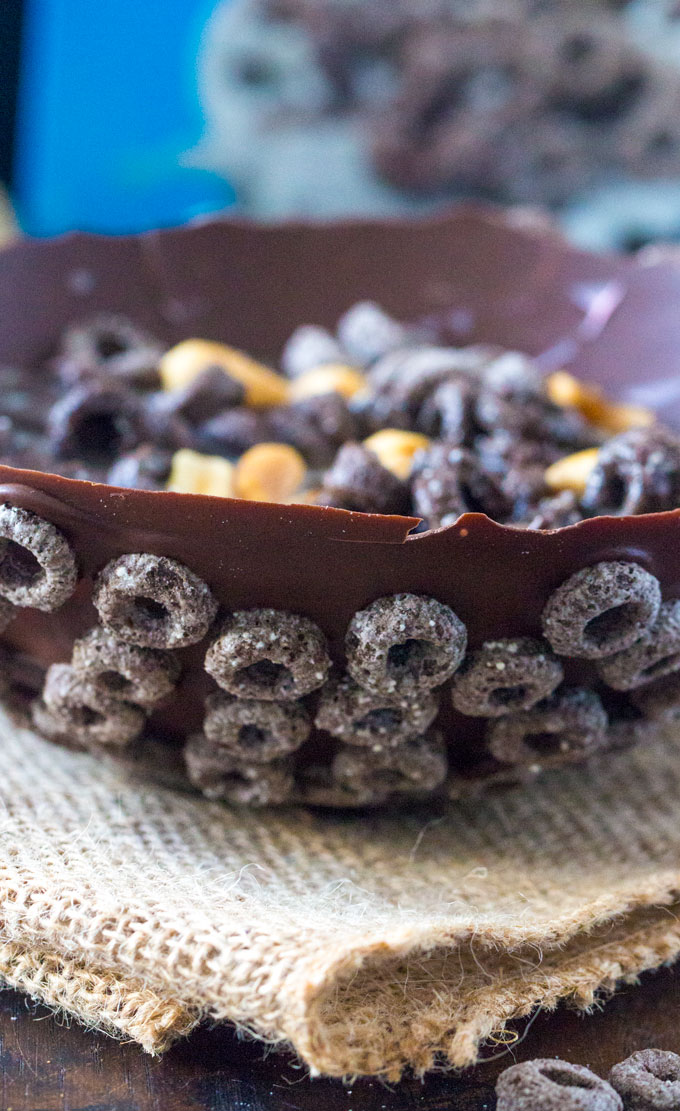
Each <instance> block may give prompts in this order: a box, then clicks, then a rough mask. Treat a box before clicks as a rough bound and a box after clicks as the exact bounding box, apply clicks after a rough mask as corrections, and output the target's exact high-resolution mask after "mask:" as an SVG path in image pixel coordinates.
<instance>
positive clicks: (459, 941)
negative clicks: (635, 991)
mask: <svg viewBox="0 0 680 1111" xmlns="http://www.w3.org/2000/svg"><path fill="white" fill-rule="evenodd" d="M1 733H2V738H1V739H2V753H3V762H2V767H3V775H2V786H1V792H2V809H1V811H0V823H1V831H2V851H1V854H0V921H1V923H2V933H1V940H0V975H1V976H2V977H3V978H4V979H5V981H6V982H7V983H9V984H12V985H13V986H15V987H20V988H22V989H23V990H25V991H26V992H28V993H30V994H31V995H33V996H34V997H37V998H39V999H42V1000H44V1001H45V1002H47V1003H49V1004H50V1005H52V1006H54V1007H57V1008H61V1009H62V1010H64V1011H66V1012H68V1013H69V1014H70V1015H72V1016H74V1017H76V1018H78V1019H80V1020H81V1021H83V1022H85V1023H87V1024H88V1025H90V1026H94V1027H100V1028H102V1029H104V1030H107V1031H109V1032H111V1033H117V1034H118V1035H119V1036H125V1037H127V1038H133V1039H134V1040H136V1041H138V1042H139V1043H140V1044H141V1045H142V1046H144V1048H145V1049H147V1050H149V1051H152V1052H158V1051H160V1050H162V1049H164V1048H165V1047H166V1046H167V1045H169V1044H170V1043H171V1042H172V1040H173V1039H174V1038H176V1037H179V1036H181V1035H182V1034H185V1033H186V1032H188V1031H189V1030H190V1029H191V1027H192V1026H193V1025H194V1024H195V1023H197V1022H199V1021H200V1020H201V1019H202V1018H204V1017H209V1018H211V1019H230V1020H232V1021H233V1022H236V1023H238V1024H240V1025H241V1026H242V1027H244V1028H247V1029H248V1030H249V1031H251V1032H252V1033H254V1034H256V1035H258V1036H259V1037H261V1038H263V1039H266V1040H267V1041H269V1042H272V1043H288V1044H289V1045H291V1046H292V1047H293V1048H294V1049H295V1050H296V1051H297V1053H298V1054H299V1055H300V1057H301V1058H302V1059H303V1060H304V1061H305V1062H306V1063H307V1065H308V1066H309V1068H310V1070H311V1071H312V1072H319V1073H326V1074H331V1075H337V1076H340V1075H355V1074H361V1073H379V1074H382V1075H385V1076H387V1077H389V1078H392V1079H394V1078H396V1077H397V1076H398V1075H399V1074H400V1073H401V1071H402V1070H403V1069H404V1068H405V1067H407V1066H411V1067H413V1068H415V1069H416V1070H425V1069H427V1068H429V1067H431V1066H432V1065H433V1064H434V1063H435V1062H437V1063H441V1062H442V1061H446V1062H447V1063H449V1064H451V1065H457V1066H460V1065H466V1064H469V1063H471V1062H473V1061H474V1060H475V1058H476V1055H477V1053H478V1050H479V1048H480V1045H481V1044H482V1043H483V1041H484V1039H486V1038H487V1037H489V1036H490V1035H492V1034H494V1033H498V1032H499V1031H501V1030H502V1028H503V1026H504V1024H505V1023H506V1022H507V1021H508V1020H510V1019H513V1018H516V1017H519V1016H521V1015H525V1014H528V1013H529V1012H530V1011H531V1010H532V1009H533V1008H535V1007H536V1006H544V1007H552V1006H554V1005H555V1004H556V1002H557V1001H558V1000H560V999H562V998H567V999H570V1000H572V1001H574V1002H576V1003H577V1004H579V1005H588V1004H589V1003H591V1002H592V1001H593V999H594V996H595V993H596V992H597V991H598V990H602V989H604V990H609V989H612V988H613V987H614V986H615V985H616V983H617V982H620V981H621V980H622V979H625V978H629V977H632V976H635V975H636V974H637V973H638V972H640V971H641V970H642V969H645V968H649V967H653V966H655V965H658V964H659V963H661V962H663V961H666V960H669V959H671V958H672V957H674V956H675V955H676V954H677V953H678V952H680V920H679V919H678V918H677V916H676V915H677V911H678V909H679V908H680V897H679V896H678V892H679V891H680V821H679V820H678V818H679V816H680V815H679V810H680V746H679V745H678V743H677V742H671V741H669V740H668V739H667V738H666V739H665V740H664V742H663V743H655V744H654V745H652V746H649V747H647V748H646V749H644V750H640V751H638V752H634V753H633V752H631V753H626V754H620V755H619V756H617V757H616V758H610V760H609V761H608V762H606V763H605V762H603V763H601V764H600V765H598V766H593V767H591V768H590V769H588V770H577V769H574V770H570V771H566V772H563V773H560V774H556V775H553V776H552V777H551V778H548V779H547V780H546V781H545V782H544V783H543V784H542V785H541V786H539V787H538V788H537V787H536V786H534V787H533V788H527V789H521V790H518V791H515V792H513V793H511V794H509V795H507V794H506V795H496V796H493V797H490V798H489V799H488V800H487V801H486V802H480V801H479V800H477V801H475V802H470V803H467V804H459V805H456V806H451V807H450V808H447V809H440V810H439V811H437V812H436V813H435V814H433V812H432V809H431V808H430V812H429V813H425V814H423V813H422V812H420V813H411V814H408V815H401V816H399V815H397V814H393V815H382V816H381V815H377V814H375V815H373V816H370V817H366V816H363V817H357V816H353V815H344V816H342V815H331V814H322V813H309V812H305V811H303V810H295V811H281V812H271V813H257V812H243V811H236V810H229V809H226V808H224V807H222V806H220V805H218V804H213V803H208V802H204V801H201V800H199V799H194V798H192V797H190V796H188V795H182V794H180V793H179V792H177V793H175V792H173V791H170V790H166V789H162V788H156V787H150V786H148V785H141V784H139V783H137V784H135V783H133V782H131V781H129V780H127V779H126V778H125V777H124V775H123V772H122V771H120V770H117V769H116V768H114V767H109V766H105V765H103V764H102V763H101V762H100V761H97V760H95V759H94V758H93V757H90V756H86V755H82V754H77V753H72V752H67V751H64V750H60V749H57V748H55V747H52V746H50V745H48V744H46V743H44V742H42V741H39V740H38V739H36V738H35V737H33V736H31V735H30V734H29V733H26V732H21V731H18V730H16V729H13V728H12V727H11V726H9V725H8V723H7V722H4V721H3V722H2V728H1ZM676 903H677V905H676Z"/></svg>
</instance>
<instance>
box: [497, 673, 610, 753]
mask: <svg viewBox="0 0 680 1111" xmlns="http://www.w3.org/2000/svg"><path fill="white" fill-rule="evenodd" d="M606 728H607V714H606V712H605V709H604V707H603V705H602V703H601V701H600V698H599V696H598V695H597V694H596V693H595V691H590V690H582V689H580V688H578V687H574V688H568V689H566V690H563V691H560V692H558V693H557V694H553V695H551V696H550V698H546V699H544V700H543V701H542V702H539V704H538V705H537V706H534V707H533V709H531V710H524V711H520V712H519V713H516V714H509V715H508V716H507V717H503V718H499V719H498V721H494V722H492V723H491V724H490V725H489V727H488V730H487V734H486V744H487V747H488V750H489V752H490V753H491V755H492V756H493V757H495V759H496V760H500V761H501V762H502V763H504V764H537V765H541V766H542V767H553V766H555V765H559V764H563V763H573V762H575V761H578V760H581V759H584V758H585V757H586V756H589V755H590V753H591V752H594V751H596V749H597V748H598V747H599V746H600V745H602V744H603V743H604V737H605V730H606ZM532 738H533V741H532Z"/></svg>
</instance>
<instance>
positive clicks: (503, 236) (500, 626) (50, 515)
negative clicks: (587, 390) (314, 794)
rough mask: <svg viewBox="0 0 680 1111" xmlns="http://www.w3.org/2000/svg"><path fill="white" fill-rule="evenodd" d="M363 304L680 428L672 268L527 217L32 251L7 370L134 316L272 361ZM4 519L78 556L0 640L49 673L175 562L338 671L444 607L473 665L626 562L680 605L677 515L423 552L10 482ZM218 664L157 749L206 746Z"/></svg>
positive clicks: (435, 538)
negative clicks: (312, 642) (390, 626)
mask: <svg viewBox="0 0 680 1111" xmlns="http://www.w3.org/2000/svg"><path fill="white" fill-rule="evenodd" d="M367 297H368V298H371V299H374V300H376V301H378V302H379V303H381V304H382V305H383V306H384V307H385V308H386V309H387V310H388V311H390V312H391V313H393V314H394V315H395V316H397V317H399V318H401V319H406V320H418V319H422V318H428V319H430V321H433V322H435V323H436V325H437V328H438V330H439V332H440V334H441V336H442V338H444V339H446V341H447V342H453V343H456V344H460V345H463V344H468V343H473V342H477V341H486V342H491V343H497V344H500V345H501V346H503V347H509V348H516V349H519V350H523V351H527V352H529V353H530V354H533V355H538V356H541V358H542V360H543V363H544V365H545V366H546V367H547V368H551V367H554V366H557V365H568V366H569V369H570V370H572V371H573V373H575V374H576V375H578V376H581V377H583V378H585V379H587V380H589V381H591V382H596V383H600V384H602V385H603V386H604V387H605V389H606V390H607V391H608V392H609V393H610V394H612V395H613V396H621V397H626V396H632V395H631V390H632V391H634V390H635V389H636V388H639V387H645V386H648V385H649V383H650V382H651V383H653V390H652V393H653V394H654V396H657V397H658V399H659V402H660V407H662V408H663V416H664V419H665V420H667V421H668V420H670V421H671V422H673V421H675V423H680V385H679V384H680V375H679V374H678V366H679V364H680V312H678V306H680V266H678V265H677V264H676V263H675V262H674V261H673V259H672V258H667V259H664V258H663V257H660V258H659V260H658V261H656V262H652V261H648V262H647V263H645V262H644V261H641V260H635V259H631V258H624V257H621V258H618V257H603V256H595V255H590V254H585V253H582V252H579V251H576V250H575V249H573V248H571V247H570V246H569V245H568V244H566V243H565V242H564V241H563V240H562V239H561V238H560V236H559V235H558V233H557V232H555V231H554V230H553V229H551V228H549V227H546V226H545V225H544V224H542V223H541V222H540V221H537V220H533V219H531V218H528V217H526V215H525V214H512V213H511V214H509V215H503V214H501V213H499V212H497V211H496V210H493V209H488V210H486V209H481V208H478V207H474V208H472V207H463V208H459V209H456V210H454V211H452V212H450V213H448V214H445V215H442V216H438V217H436V218H432V219H428V220H425V221H403V222H402V221H390V222H353V223H346V224H328V225H308V224H302V225H300V224H295V225H292V224H288V225H282V226H274V227H266V226H265V227H263V226H255V225H250V224H245V223H237V222H219V223H218V222H215V223H209V224H202V225H196V226H190V227H186V228H182V229H177V230H168V231H159V232H153V233H150V234H147V235H143V236H138V237H129V238H115V239H114V238H103V237H94V236H89V235H73V236H67V237H65V238H62V239H58V240H52V241H27V242H20V243H18V244H16V245H14V246H12V247H10V248H9V249H6V250H5V251H4V252H2V253H0V361H2V362H4V363H12V362H17V363H21V364H23V365H39V364H40V362H41V361H42V360H44V359H45V358H46V357H47V356H48V355H49V354H50V352H51V351H52V349H53V347H54V344H55V342H56V340H57V337H58V335H59V333H60V331H61V330H62V329H63V327H64V326H65V325H67V324H68V323H70V322H72V321H74V320H78V319H82V318H85V317H87V316H89V315H91V314H93V313H95V312H98V311H101V310H106V311H117V312H122V313H125V314H126V315H127V316H129V317H130V318H131V319H132V320H134V321H135V322H138V323H139V324H142V325H145V326H146V327H148V328H149V329H150V330H151V331H153V332H154V333H155V334H156V335H157V336H159V338H161V339H163V340H165V341H167V342H168V344H171V343H175V342H177V341H179V340H181V339H183V338H186V337H189V336H202V337H207V338H212V339H218V340H224V341H226V342H228V343H230V344H232V345H235V346H239V347H243V348H244V349H246V350H248V351H249V352H251V353H253V354H255V355H257V356H259V357H261V358H269V359H272V360H275V359H276V357H277V354H278V352H279V350H280V348H281V346H282V343H283V341H284V339H285V338H286V336H287V335H288V334H289V333H290V332H291V331H292V330H293V328H294V327H295V326H296V325H297V324H299V323H302V322H313V323H321V324H327V325H333V324H334V322H335V320H336V319H337V317H338V316H339V315H340V314H341V313H342V312H343V311H344V310H345V309H346V308H348V307H349V306H350V305H351V304H352V303H353V302H356V301H357V300H359V299H362V298H367ZM676 386H678V387H679V388H678V389H677V390H676V389H675V387H676ZM674 392H675V393H676V394H677V396H676V397H675V398H674V396H673V395H674ZM648 400H649V399H648ZM0 500H2V501H10V502H11V503H12V504H15V505H18V506H22V507H24V508H27V509H31V510H33V511H34V512H36V513H38V514H39V515H40V516H42V517H44V518H46V519H48V520H50V521H52V522H53V523H54V524H55V525H57V526H58V528H60V529H61V530H62V531H63V532H64V534H65V535H66V536H67V538H68V539H69V540H70V542H71V543H72V545H73V547H74V548H75V550H76V553H77V558H78V563H79V568H80V572H81V574H82V578H81V580H80V582H79V585H78V587H77V590H76V593H75V594H74V596H73V597H72V598H71V600H70V601H69V602H67V603H66V605H65V606H63V607H62V608H61V609H60V610H59V611H58V612H56V613H52V614H43V613H39V612H38V611H36V610H24V611H22V612H21V614H20V616H19V617H18V618H17V619H15V620H14V621H13V622H12V624H11V625H10V626H9V628H8V629H7V631H6V633H5V634H4V637H3V641H4V642H5V643H6V644H9V645H11V646H13V647H15V648H17V649H20V650H21V651H22V652H24V653H26V654H27V655H28V656H29V657H31V658H32V659H34V660H37V661H39V662H40V663H42V664H49V663H52V662H55V661H67V660H68V659H69V658H70V652H71V646H72V643H73V639H74V637H75V636H76V635H78V634H80V633H82V632H84V631H85V630H87V629H89V628H91V627H92V625H94V624H95V622H96V612H95V610H94V608H93V606H92V604H91V602H90V594H91V587H92V578H93V576H94V575H95V574H96V573H97V572H98V571H99V570H100V569H101V568H102V567H103V566H104V564H105V563H107V562H108V560H110V559H111V558H113V557H115V556H117V555H120V554H123V553H126V552H151V553H155V554H158V555H167V556H170V557H172V558H175V559H178V560H180V561H181V562H182V563H185V564H186V565H187V566H188V567H190V568H191V569H192V570H193V571H194V572H196V573H197V574H198V575H200V576H201V577H202V578H203V579H204V580H205V581H206V582H207V583H208V584H209V586H210V587H211V589H212V590H213V592H214V593H215V595H216V597H217V598H218V600H219V601H220V602H221V603H222V605H223V606H224V607H225V608H226V609H243V608H248V607H255V606H273V607H276V608H280V609H286V610H291V611H293V612H297V613H302V614H306V615H308V616H309V617H311V618H313V619H314V620H315V621H317V622H318V623H319V625H320V626H321V627H322V629H323V630H324V632H325V633H326V634H327V636H328V638H329V641H330V644H331V652H332V655H333V656H334V658H335V659H336V660H337V661H339V662H340V661H341V660H342V646H343V638H344V633H345V630H346V628H347V625H348V622H349V621H350V619H351V617H352V615H353V614H354V613H355V611H356V610H358V609H361V608H362V607H363V606H365V605H366V604H367V603H369V602H371V601H373V600H374V599H375V598H378V597H380V596H382V595H386V594H392V593H395V592H399V591H411V592H416V593H423V594H427V595H432V596H433V597H435V598H437V599H439V600H440V601H442V602H445V603H447V604H448V605H450V606H451V607H452V608H453V609H454V610H455V612H456V613H457V614H458V615H459V616H460V617H461V619H462V620H463V621H464V622H465V624H466V626H467V629H468V634H469V643H470V646H471V647H472V648H474V647H476V646H478V645H479V644H481V643H482V642H483V641H484V640H488V639H495V638H498V637H503V636H519V635H536V636H537V635H540V632H541V630H540V614H541V610H542V608H543V606H544V604H545V602H546V600H547V598H548V596H549V594H550V593H551V591H552V590H553V589H555V587H557V586H558V585H559V584H560V583H561V582H562V581H563V580H564V579H566V578H567V577H568V576H569V575H570V574H571V573H573V572H574V571H577V570H579V569H580V568H582V567H584V566H587V565H590V564H593V563H596V562H599V561H600V560H609V559H630V560H634V561H636V562H637V563H640V564H642V565H643V566H644V567H646V568H647V569H648V570H650V571H651V572H653V573H654V574H655V575H656V576H657V577H658V578H659V580H660V582H661V586H662V591H663V596H664V598H665V599H671V598H676V597H679V596H680V561H678V559H677V556H676V552H677V550H678V547H679V546H680V511H674V512H670V513H662V514H653V515H649V516H640V517H623V518H595V519H592V520H588V521H584V522H582V523H581V524H579V525H575V526H572V527H570V528H567V529H560V530H556V531H555V532H547V533H542V532H527V531H522V530H518V529H514V528H511V527H507V526H501V525H497V524H495V523H493V522H491V521H489V520H488V519H487V518H486V517H484V516H482V515H479V514H469V515H466V516H464V517H462V518H461V519H460V520H459V521H458V522H457V523H456V524H455V525H452V526H450V527H449V528H446V529H442V530H440V531H438V532H429V533H424V534H420V535H409V531H410V529H412V528H413V526H414V525H415V523H416V522H415V520H413V519H410V518H399V517H380V516H373V515H364V514H357V513H347V512H344V511H341V510H334V509H328V508H321V507H309V506H302V505H300V506H281V505H266V504H261V503H251V502H239V501H236V500H230V499H216V498H208V497H201V496H194V495H185V494H172V493H162V492H147V491H134V490H120V489H115V488H112V487H107V486H101V485H96V484H91V483H86V482H79V481H73V480H69V479H65V478H61V477H58V476H55V475H47V474H39V473H37V472H31V471H20V470H17V469H14V468H10V467H0ZM205 648H206V644H205V643H202V644H199V645H196V646H194V647H193V648H190V649H186V650H182V655H183V661H184V665H185V666H184V677H183V679H182V681H181V684H180V687H179V689H178V692H177V694H176V695H175V696H174V697H172V699H171V700H170V702H169V703H168V705H167V707H166V708H165V709H164V710H162V711H160V712H157V713H156V714H154V715H153V716H152V718H151V728H152V730H153V733H154V735H155V736H158V737H160V738H162V739H165V740H168V741H180V740H181V739H182V738H184V737H185V736H186V735H187V733H188V732H190V731H195V730H196V729H199V728H200V724H201V720H202V713H203V709H202V701H203V695H204V694H205V693H206V691H207V690H209V689H210V687H211V686H212V683H211V681H210V680H208V678H207V676H206V675H205V673H204V672H203V669H202V661H203V656H204V654H205ZM443 702H444V703H446V702H447V699H446V696H444V699H443ZM441 724H443V725H444V727H445V729H446V731H447V738H448V741H449V746H450V749H451V752H452V754H453V755H454V756H455V760H456V761H457V762H458V763H459V764H460V765H461V766H464V765H466V763H467V764H469V762H470V759H471V755H472V754H473V753H475V752H476V751H477V750H478V746H479V739H478V738H479V727H478V724H477V722H476V721H474V720H473V721H471V720H470V719H467V720H466V719H462V718H460V716H459V715H454V714H453V712H452V711H443V714H442V718H441ZM316 743H317V748H318V747H319V745H323V744H325V743H326V738H325V737H323V736H320V737H318V738H317V742H316ZM328 743H330V742H328Z"/></svg>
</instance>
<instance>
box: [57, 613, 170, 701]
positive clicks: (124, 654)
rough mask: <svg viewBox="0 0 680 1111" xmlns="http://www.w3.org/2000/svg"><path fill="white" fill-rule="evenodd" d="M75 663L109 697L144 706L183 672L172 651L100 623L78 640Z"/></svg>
mask: <svg viewBox="0 0 680 1111" xmlns="http://www.w3.org/2000/svg"><path fill="white" fill-rule="evenodd" d="M71 664H72V666H73V667H74V668H75V670H76V671H77V672H79V674H80V675H82V677H83V678H84V679H87V680H88V682H90V683H92V685H93V686H95V687H96V688H97V689H98V690H99V691H101V693H102V695H104V696H105V697H108V698H113V699H116V700H117V701H123V702H133V703H135V704H136V705H138V706H143V707H151V706H154V705H155V704H156V703H157V702H160V701H161V699H163V698H165V697H166V695H168V694H170V692H171V691H172V689H173V687H174V686H175V683H176V682H177V679H178V678H179V672H180V665H179V661H178V660H177V657H176V656H173V655H172V653H171V652H165V651H163V650H161V649H158V648H141V647H140V646H139V645H136V644H127V643H126V642H125V641H122V640H119V639H118V638H117V637H115V636H113V634H112V633H111V632H109V630H108V629H103V628H100V627H99V626H98V627H96V628H94V629H90V631H89V633H86V634H85V636H83V637H80V639H79V640H76V642H75V644H74V645H73V655H72V657H71Z"/></svg>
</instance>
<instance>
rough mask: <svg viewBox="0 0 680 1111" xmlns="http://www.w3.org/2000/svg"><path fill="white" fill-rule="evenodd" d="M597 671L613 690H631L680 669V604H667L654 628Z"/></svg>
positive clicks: (601, 661)
mask: <svg viewBox="0 0 680 1111" xmlns="http://www.w3.org/2000/svg"><path fill="white" fill-rule="evenodd" d="M596 667H597V671H598V674H599V676H600V678H601V679H603V680H604V682H605V683H606V684H607V686H609V687H613V688H614V690H617V691H631V690H635V688H636V687H642V686H644V685H645V683H650V682H652V680H657V679H662V678H663V677H664V676H665V675H672V674H673V672H675V671H677V670H678V668H680V601H676V602H663V603H662V605H661V606H660V608H659V613H658V616H657V619H656V621H655V622H654V624H653V625H649V626H648V627H647V628H646V629H645V630H644V632H643V633H642V634H641V635H640V637H639V638H638V639H637V640H636V641H635V643H634V644H631V646H630V647H629V648H625V649H624V650H623V651H622V652H617V653H616V654H615V655H613V656H608V657H607V658H606V659H604V660H600V661H599V662H598V663H597V665H596Z"/></svg>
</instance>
